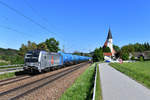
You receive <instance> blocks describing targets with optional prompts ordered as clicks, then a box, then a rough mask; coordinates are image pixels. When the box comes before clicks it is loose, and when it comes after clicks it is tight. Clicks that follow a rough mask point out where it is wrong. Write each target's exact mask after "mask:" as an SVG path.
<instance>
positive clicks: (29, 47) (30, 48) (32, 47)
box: [27, 41, 37, 50]
mask: <svg viewBox="0 0 150 100" xmlns="http://www.w3.org/2000/svg"><path fill="white" fill-rule="evenodd" d="M27 48H28V50H35V49H37V44H36V43H35V42H31V41H28V44H27Z"/></svg>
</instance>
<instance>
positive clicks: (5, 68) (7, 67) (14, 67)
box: [0, 66, 22, 69]
mask: <svg viewBox="0 0 150 100" xmlns="http://www.w3.org/2000/svg"><path fill="white" fill-rule="evenodd" d="M16 67H22V66H9V67H0V69H7V68H16Z"/></svg>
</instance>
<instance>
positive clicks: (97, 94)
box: [95, 65, 102, 100]
mask: <svg viewBox="0 0 150 100" xmlns="http://www.w3.org/2000/svg"><path fill="white" fill-rule="evenodd" d="M95 100H102V90H101V83H100V72H99V66H98V65H97V78H96V92H95Z"/></svg>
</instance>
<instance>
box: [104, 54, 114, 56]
mask: <svg viewBox="0 0 150 100" xmlns="http://www.w3.org/2000/svg"><path fill="white" fill-rule="evenodd" d="M103 55H104V56H112V53H103Z"/></svg>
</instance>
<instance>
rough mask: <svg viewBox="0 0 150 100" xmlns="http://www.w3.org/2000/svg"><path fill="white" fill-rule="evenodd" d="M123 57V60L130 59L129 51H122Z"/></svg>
mask: <svg viewBox="0 0 150 100" xmlns="http://www.w3.org/2000/svg"><path fill="white" fill-rule="evenodd" d="M121 58H122V59H123V60H129V54H128V53H127V52H122V53H121Z"/></svg>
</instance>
